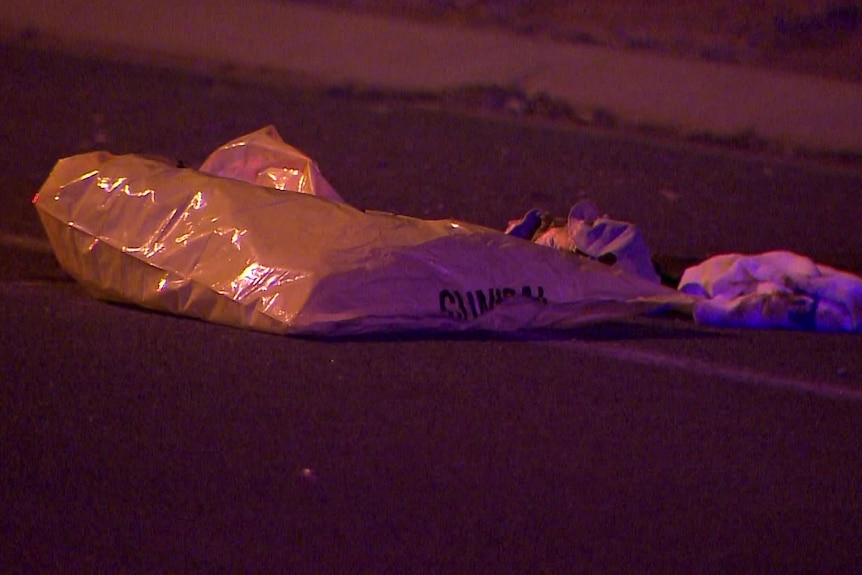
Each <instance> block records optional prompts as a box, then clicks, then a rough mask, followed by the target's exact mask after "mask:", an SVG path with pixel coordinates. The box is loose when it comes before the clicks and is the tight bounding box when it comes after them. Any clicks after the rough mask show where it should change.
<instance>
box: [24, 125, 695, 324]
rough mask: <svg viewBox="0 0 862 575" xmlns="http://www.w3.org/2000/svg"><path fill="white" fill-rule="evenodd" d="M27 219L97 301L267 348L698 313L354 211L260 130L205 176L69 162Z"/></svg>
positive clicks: (474, 235) (477, 232)
mask: <svg viewBox="0 0 862 575" xmlns="http://www.w3.org/2000/svg"><path fill="white" fill-rule="evenodd" d="M207 172H209V173H207ZM296 192H299V193H296ZM34 204H35V207H36V209H37V211H38V213H39V217H40V219H41V221H42V224H43V226H44V228H45V230H46V232H47V235H48V238H49V240H50V242H51V245H52V247H53V249H54V252H55V255H56V257H57V259H58V261H59V263H60V265H61V266H62V267H63V268H64V269H65V270H66V271H67V272H68V273H69V274H70V275H72V276H73V277H74V278H75V279H76V280H77V281H79V282H80V283H81V284H82V285H83V286H84V287H85V288H86V289H87V290H88V291H89V292H90V293H91V294H93V295H95V296H96V297H100V298H103V299H107V300H112V301H119V302H126V303H131V304H136V305H139V306H143V307H145V308H150V309H155V310H160V311H165V312H170V313H175V314H180V315H185V316H191V317H195V318H200V319H204V320H207V321H212V322H217V323H221V324H227V325H232V326H237V327H243V328H251V329H257V330H262V331H267V332H273V333H287V334H303V335H346V334H365V333H379V332H391V331H408V330H411V331H412V330H420V331H465V330H492V331H514V330H522V329H537V328H570V327H574V326H577V325H581V324H583V323H585V322H593V321H597V320H604V319H608V318H619V317H625V316H631V315H634V314H640V313H644V312H649V311H656V310H661V309H667V308H674V309H678V310H683V311H687V312H689V313H690V311H691V307H692V305H693V303H694V302H695V301H696V300H697V299H698V297H697V296H692V295H689V294H685V293H680V292H678V291H676V290H673V289H670V288H667V287H665V286H662V285H661V284H659V283H658V282H656V281H651V280H648V279H644V278H642V277H639V276H637V275H635V274H632V273H629V272H627V271H626V270H624V269H612V268H610V267H608V266H605V265H603V264H601V263H598V262H595V261H592V260H590V259H588V258H583V257H579V256H576V255H574V254H571V253H564V252H562V251H559V250H551V249H547V248H546V247H542V246H540V245H536V244H534V243H532V242H529V241H524V240H522V239H520V238H517V237H513V236H511V235H506V234H504V233H502V232H500V231H496V230H491V229H488V228H484V227H482V226H478V225H474V224H468V223H464V222H459V221H456V220H436V221H427V220H420V219H416V218H411V217H406V216H399V215H394V214H389V213H379V212H363V211H360V210H358V209H356V208H354V207H352V206H350V205H348V204H347V203H344V202H343V200H342V199H341V198H340V196H338V194H337V193H336V192H335V190H334V189H333V188H332V186H330V185H329V184H328V183H327V182H326V180H325V179H324V178H323V176H322V175H320V172H319V170H318V169H317V166H316V165H315V164H314V162H313V161H311V159H310V158H308V157H307V156H305V155H304V154H302V153H301V152H299V151H298V150H296V149H294V148H292V147H290V146H288V145H287V144H285V143H284V142H283V141H282V140H281V138H280V136H279V135H278V133H277V132H276V131H275V129H274V128H271V127H269V128H265V129H263V130H259V131H257V132H254V133H252V134H248V135H246V136H243V137H240V138H238V139H236V140H234V141H232V142H229V143H228V144H226V145H225V146H222V147H221V148H219V149H218V150H216V151H215V152H214V153H213V154H212V155H211V156H210V157H209V158H207V160H206V161H205V162H204V164H203V166H202V170H193V169H189V168H182V167H177V166H176V165H173V164H171V163H170V162H166V161H162V160H157V159H152V158H149V157H142V156H137V155H125V156H114V155H112V154H109V153H107V152H94V153H89V154H82V155H78V156H73V157H70V158H66V159H63V160H60V161H59V162H58V163H57V164H56V166H55V167H54V169H53V170H52V172H51V174H50V175H49V177H48V179H47V180H46V182H45V183H44V185H43V186H42V187H41V189H40V190H39V192H38V194H37V195H36V197H35V198H34Z"/></svg>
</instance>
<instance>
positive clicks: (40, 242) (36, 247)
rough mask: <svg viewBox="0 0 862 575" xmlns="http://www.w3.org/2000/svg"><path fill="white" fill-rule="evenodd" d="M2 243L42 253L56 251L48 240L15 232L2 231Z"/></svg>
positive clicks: (0, 240)
mask: <svg viewBox="0 0 862 575" xmlns="http://www.w3.org/2000/svg"><path fill="white" fill-rule="evenodd" d="M0 245H4V246H10V247H13V248H19V249H23V250H28V251H31V252H37V253H40V254H51V253H54V250H53V249H52V248H51V243H50V242H49V241H48V240H45V239H42V238H34V237H32V236H18V235H15V234H7V233H4V232H0Z"/></svg>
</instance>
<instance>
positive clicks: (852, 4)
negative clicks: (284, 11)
mask: <svg viewBox="0 0 862 575" xmlns="http://www.w3.org/2000/svg"><path fill="white" fill-rule="evenodd" d="M303 1H305V2H307V3H309V4H317V5H323V6H329V7H332V8H337V9H340V10H354V11H359V12H363V13H372V14H379V15H386V16H393V17H401V18H410V19H415V20H419V21H424V22H437V23H443V24H448V25H456V26H470V27H485V28H497V29H504V30H508V31H512V32H516V33H520V34H529V35H540V36H546V37H551V38H554V39H558V40H561V41H566V42H576V43H589V44H595V45H601V46H609V47H615V48H620V49H632V50H651V51H655V52H659V53H665V54H668V55H673V56H678V57H686V58H697V59H706V60H712V61H718V62H727V63H732V64H739V65H746V66H756V67H765V68H769V69H774V70H782V71H788V72H795V73H803V74H813V75H817V76H822V77H828V78H834V79H838V80H844V81H851V82H862V2H860V1H858V0H857V1H849V2H848V1H844V2H841V1H837V2H836V1H827V0H784V1H781V0H680V1H678V2H673V3H670V2H667V3H656V4H651V3H647V2H644V1H643V0H613V1H611V2H606V1H604V0H574V1H567V2H562V1H560V0H531V1H526V0H496V1H491V0H430V1H429V0H303Z"/></svg>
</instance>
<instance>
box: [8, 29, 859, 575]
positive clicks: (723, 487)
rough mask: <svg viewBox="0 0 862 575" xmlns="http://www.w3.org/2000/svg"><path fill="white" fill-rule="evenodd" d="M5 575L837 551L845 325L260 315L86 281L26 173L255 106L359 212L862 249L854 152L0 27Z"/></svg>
mask: <svg viewBox="0 0 862 575" xmlns="http://www.w3.org/2000/svg"><path fill="white" fill-rule="evenodd" d="M0 62H2V65H0V102H2V110H3V112H2V115H0V138H2V143H3V146H2V153H0V174H2V179H0V232H2V234H0V302H2V304H0V345H2V347H0V350H2V351H0V358H2V364H0V365H2V384H0V453H2V461H3V464H2V467H0V487H2V491H0V498H2V499H0V504H2V506H0V526H2V529H3V536H2V538H0V563H2V570H3V571H6V572H36V571H43V572H63V571H67V572H80V571H98V572H104V571H107V572H112V571H119V572H153V571H179V572H189V571H191V572H194V571H204V572H213V571H216V572H223V571H265V572H266V571H283V572H384V573H385V572H393V573H403V572H572V571H587V572H632V571H650V572H662V571H664V572H668V571H676V572H812V571H816V572H851V571H854V570H856V569H858V566H859V565H860V564H862V546H860V544H859V534H860V533H862V489H860V487H859V486H860V485H862V465H861V464H860V463H862V448H860V438H862V338H860V337H859V336H852V335H828V334H811V333H793V332H781V331H749V330H719V329H708V328H702V327H698V326H695V325H694V324H693V323H692V322H690V321H688V320H686V319H684V318H678V317H669V318H642V319H636V320H632V321H627V322H613V323H609V324H603V325H596V326H591V327H586V328H583V329H581V330H578V331H576V332H570V333H566V334H555V335H554V334H548V335H542V336H537V335H533V336H532V337H529V338H526V337H501V338H487V337H478V336H477V337H463V336H460V337H439V338H436V337H427V336H426V337H419V336H417V337H400V338H380V337H378V338H373V339H363V338H354V339H349V340H340V341H320V340H307V339H297V338H290V337H277V336H271V335H265V334H260V333H253V332H246V331H242V330H238V329H232V328H228V327H221V326H216V325H210V324H207V323H204V322H200V321H194V320H190V319H183V318H175V317H172V316H166V315H160V314H155V313H151V312H147V311H142V310H138V309H135V308H129V307H123V306H117V305H111V304H107V303H104V302H100V301H96V300H93V299H90V298H89V297H87V296H86V295H85V294H84V293H83V292H82V290H81V289H80V288H78V287H77V285H76V284H74V283H73V282H71V281H69V280H68V278H66V277H65V276H64V274H63V273H62V272H61V271H59V270H58V268H57V265H56V263H55V262H54V260H53V257H52V255H51V254H50V252H49V251H48V250H47V248H46V242H45V239H44V235H43V234H42V232H41V229H40V227H39V223H38V221H37V218H36V214H35V210H33V208H32V206H31V205H30V199H31V198H32V195H33V193H34V192H35V191H36V189H38V187H39V185H40V184H41V182H42V181H43V180H44V179H45V177H46V176H47V174H48V172H49V170H50V169H51V166H52V165H53V163H54V161H56V160H57V159H58V158H60V157H63V156H68V155H71V154H74V153H77V152H81V151H85V150H90V149H96V148H105V149H108V150H111V151H113V152H117V153H120V152H144V153H152V154H158V155H163V156H168V157H172V158H179V159H182V160H184V161H185V162H186V163H187V164H189V165H195V164H196V163H199V162H200V161H202V160H203V158H204V157H205V156H206V154H207V153H208V152H209V151H210V150H212V149H213V148H215V147H216V146H218V145H219V144H221V143H223V142H225V141H227V140H229V139H231V138H233V137H235V136H238V135H241V134H243V133H246V132H248V131H251V130H253V129H256V128H259V127H261V126H263V125H266V124H270V123H272V124H275V125H276V126H277V127H278V129H279V131H280V132H281V134H282V135H283V136H284V137H285V139H286V140H287V141H288V142H290V143H292V144H294V145H296V146H297V147H299V148H301V149H303V150H304V151H306V152H307V153H309V154H310V155H311V156H312V157H314V158H315V159H317V161H318V163H319V164H320V166H321V169H322V170H323V172H324V174H325V175H326V176H327V178H328V179H329V180H330V181H331V182H332V184H333V185H334V186H335V187H336V189H337V190H339V192H340V193H341V194H342V195H343V196H344V197H345V198H346V199H347V200H348V201H349V202H351V203H352V204H354V205H356V206H358V207H361V208H371V209H382V210H387V211H392V212H396V213H404V214H409V215H414V216H419V217H425V218H435V217H444V216H446V217H448V216H452V217H456V218H459V219H462V220H467V221H473V222H477V223H481V224H485V225H489V226H493V227H502V226H504V225H505V222H506V221H507V220H508V219H511V218H515V217H518V216H520V215H521V214H522V213H523V212H524V211H526V210H527V209H529V208H531V207H534V206H539V207H544V208H546V209H551V210H557V211H559V212H560V213H565V211H566V210H567V209H568V207H569V206H570V205H571V204H572V203H574V202H575V201H577V200H579V199H581V198H584V197H588V198H590V199H592V200H593V201H595V202H596V203H597V204H599V206H600V207H601V208H602V209H603V210H605V211H607V212H608V213H610V214H612V215H613V216H615V217H618V218H621V219H630V220H633V221H635V222H637V223H638V224H639V226H640V228H641V229H642V230H643V232H644V234H645V236H646V238H647V241H648V242H649V244H650V245H651V246H652V248H653V250H654V251H655V252H656V253H659V254H666V255H670V256H675V257H680V258H702V257H705V256H707V255H709V254H712V253H717V252H722V251H749V252H750V251H764V250H768V249H773V248H786V249H791V250H795V251H799V252H802V253H805V254H808V255H811V256H812V257H814V258H815V259H817V260H819V261H822V262H824V263H829V264H834V265H840V266H842V267H846V268H849V269H851V270H853V271H856V272H859V271H862V234H860V233H859V222H860V221H862V203H860V202H859V194H860V192H862V174H860V172H859V171H858V170H855V169H852V168H851V169H848V168H835V167H823V166H817V165H813V164H803V163H800V162H798V161H797V162H795V161H792V160H789V159H780V158H778V159H776V158H765V157H755V156H752V155H746V154H744V153H734V152H729V151H719V150H710V149H705V148H695V147H692V146H685V145H683V144H680V143H673V142H656V141H649V140H646V139H635V138H632V137H631V136H625V135H620V134H613V133H602V132H590V131H585V130H582V129H574V128H571V127H566V126H559V125H549V124H540V123H536V122H525V121H517V120H513V119H511V118H500V117H495V118H490V117H478V116H471V115H468V114H463V113H458V114H455V113H451V112H447V111H446V110H429V109H418V108H411V107H407V106H404V105H401V104H398V103H392V102H385V101H380V102H367V101H366V102H358V101H354V100H350V99H348V98H344V97H336V96H334V95H331V94H327V93H326V92H325V91H324V92H322V91H315V90H314V89H311V88H290V87H281V88H274V87H272V86H267V85H264V84H255V83H237V82H228V81H224V80H218V79H214V78H212V77H208V76H207V75H205V74H199V75H188V74H185V73H180V72H171V71H165V70H158V69H154V68H147V67H141V66H132V65H121V64H118V63H111V62H109V61H107V60H105V61H88V60H81V59H75V58H71V57H68V56H63V55H60V54H46V53H40V52H29V51H26V50H23V49H18V48H12V47H8V46H6V47H2V48H0Z"/></svg>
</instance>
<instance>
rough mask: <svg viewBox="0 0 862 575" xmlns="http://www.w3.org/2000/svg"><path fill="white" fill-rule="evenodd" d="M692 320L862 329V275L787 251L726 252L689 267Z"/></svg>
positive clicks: (686, 289)
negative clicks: (837, 268) (693, 301)
mask: <svg viewBox="0 0 862 575" xmlns="http://www.w3.org/2000/svg"><path fill="white" fill-rule="evenodd" d="M679 289H680V291H682V292H683V293H688V294H692V295H694V296H698V297H699V298H701V299H699V301H698V302H697V303H696V304H695V306H694V319H695V321H697V322H698V323H701V324H706V325H715V326H728V327H764V328H785V329H804V330H817V331H831V332H836V331H848V332H849V331H862V278H860V277H858V276H855V275H853V274H850V273H847V272H842V271H839V270H836V269H834V268H832V267H829V266H826V265H823V264H817V263H815V262H813V261H812V260H811V259H809V258H807V257H805V256H801V255H799V254H795V253H792V252H788V251H772V252H766V253H763V254H756V255H743V254H725V255H720V256H715V257H712V258H710V259H708V260H706V261H705V262H703V263H701V264H699V265H697V266H693V267H691V268H688V269H687V270H686V271H685V272H684V273H683V276H682V279H681V280H680V285H679Z"/></svg>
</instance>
